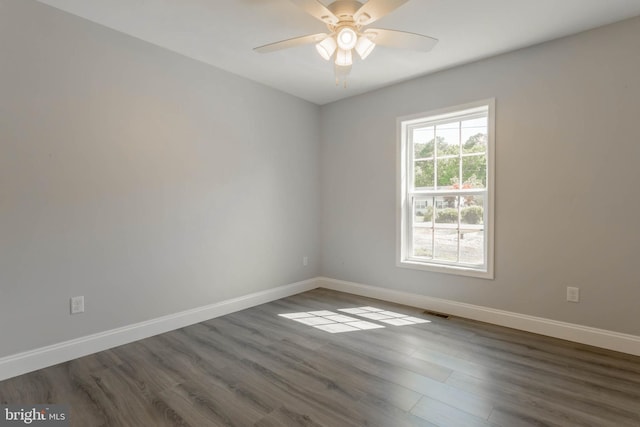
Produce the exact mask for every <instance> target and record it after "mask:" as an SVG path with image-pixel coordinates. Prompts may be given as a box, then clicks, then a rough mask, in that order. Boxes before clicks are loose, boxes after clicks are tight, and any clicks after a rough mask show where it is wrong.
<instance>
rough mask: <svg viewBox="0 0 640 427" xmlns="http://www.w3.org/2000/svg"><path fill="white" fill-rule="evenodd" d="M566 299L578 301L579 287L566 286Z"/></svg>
mask: <svg viewBox="0 0 640 427" xmlns="http://www.w3.org/2000/svg"><path fill="white" fill-rule="evenodd" d="M567 301H569V302H580V288H575V287H572V286H567Z"/></svg>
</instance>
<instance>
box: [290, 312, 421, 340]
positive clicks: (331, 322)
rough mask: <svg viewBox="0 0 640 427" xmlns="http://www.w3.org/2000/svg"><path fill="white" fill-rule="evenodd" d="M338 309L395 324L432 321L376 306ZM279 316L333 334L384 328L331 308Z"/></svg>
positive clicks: (415, 323)
mask: <svg viewBox="0 0 640 427" xmlns="http://www.w3.org/2000/svg"><path fill="white" fill-rule="evenodd" d="M338 311H340V312H342V313H347V314H351V315H354V316H358V317H364V318H365V319H369V320H375V321H378V322H381V323H386V324H388V325H393V326H406V325H417V324H420V323H430V320H426V319H420V318H418V317H413V316H409V315H406V314H402V313H396V312H393V311H387V310H383V309H381V308H376V307H354V308H339V309H338ZM278 316H280V317H284V318H286V319H289V320H293V321H295V322H299V323H303V324H305V325H308V326H312V327H314V328H317V329H321V330H323V331H326V332H330V333H332V334H337V333H341V332H353V331H364V330H369V329H380V328H384V326H383V325H380V324H378V323H373V322H370V321H368V320H362V319H358V318H356V317H351V316H345V315H344V314H340V313H334V312H333V311H329V310H319V311H308V312H299V313H283V314H279V315H278Z"/></svg>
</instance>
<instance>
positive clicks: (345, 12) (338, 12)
mask: <svg viewBox="0 0 640 427" xmlns="http://www.w3.org/2000/svg"><path fill="white" fill-rule="evenodd" d="M361 7H362V3H360V2H359V1H355V0H338V1H335V2H333V3H331V4H330V5H329V6H327V9H329V10H330V11H331V12H332V13H333V14H334V15H335V16H337V17H338V19H339V20H340V22H339V23H338V24H341V23H342V22H343V21H347V22H348V21H351V22H353V14H354V13H356V12H357V11H358V9H360V8H361Z"/></svg>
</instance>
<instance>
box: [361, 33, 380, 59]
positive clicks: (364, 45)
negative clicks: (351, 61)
mask: <svg viewBox="0 0 640 427" xmlns="http://www.w3.org/2000/svg"><path fill="white" fill-rule="evenodd" d="M374 47H376V44H375V43H374V42H372V41H371V40H370V39H369V37H367V36H360V38H359V39H358V43H357V44H356V52H358V55H360V58H362V59H365V58H366V57H367V56H369V54H370V53H371V52H373V48H374Z"/></svg>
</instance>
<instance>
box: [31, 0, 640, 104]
mask: <svg viewBox="0 0 640 427" xmlns="http://www.w3.org/2000/svg"><path fill="white" fill-rule="evenodd" d="M39 1H40V2H41V3H45V4H48V5H51V6H54V7H56V8H59V9H62V10H64V11H67V12H70V13H72V14H75V15H78V16H81V17H83V18H86V19H89V20H91V21H94V22H97V23H99V24H102V25H104V26H107V27H110V28H112V29H115V30H118V31H121V32H123V33H126V34H129V35H131V36H134V37H137V38H140V39H142V40H145V41H148V42H150V43H153V44H156V45H158V46H162V47H165V48H167V49H170V50H172V51H175V52H179V53H181V54H183V55H186V56H188V57H190V58H194V59H197V60H199V61H202V62H205V63H207V64H211V65H214V66H216V67H218V68H222V69H224V70H227V71H230V72H232V73H235V74H238V75H241V76H244V77H247V78H249V79H251V80H254V81H257V82H260V83H263V84H265V85H268V86H271V87H274V88H277V89H280V90H282V91H284V92H288V93H290V94H293V95H295V96H298V97H300V98H303V99H306V100H308V101H311V102H314V103H316V104H320V105H322V104H326V103H328V102H332V101H336V100H338V99H342V98H346V97H349V96H353V95H356V94H359V93H363V92H367V91H370V90H373V89H376V88H380V87H383V86H387V85H390V84H393V83H396V82H399V81H403V80H407V79H410V78H412V77H416V76H420V75H425V74H428V73H432V72H434V71H437V70H442V69H444V68H448V67H452V66H455V65H458V64H463V63H467V62H471V61H474V60H477V59H480V58H486V57H489V56H492V55H496V54H499V53H503V52H507V51H511V50H515V49H518V48H522V47H525V46H530V45H533V44H537V43H540V42H544V41H547V40H552V39H555V38H559V37H562V36H566V35H570V34H575V33H578V32H580V31H584V30H587V29H591V28H595V27H598V26H602V25H605V24H609V23H613V22H616V21H620V20H623V19H626V18H631V17H634V16H638V15H640V0H534V1H532V0H483V1H480V0H411V1H409V2H408V3H407V4H405V5H403V6H401V7H400V8H399V9H397V10H396V11H394V12H393V13H391V14H390V15H387V16H386V17H384V18H382V19H381V20H379V21H377V22H376V23H374V24H373V27H379V28H389V29H396V30H403V31H409V32H414V33H420V34H425V35H428V36H431V37H435V38H437V39H439V40H440V42H439V43H438V45H436V47H435V48H434V49H433V50H432V51H431V52H429V53H418V52H412V51H406V50H394V49H390V48H384V47H380V46H379V47H376V49H375V50H374V51H373V53H372V54H371V55H370V56H369V57H368V58H367V60H366V61H356V62H355V63H354V66H353V70H352V72H351V75H350V77H349V80H348V87H347V89H344V88H343V87H342V86H339V87H338V86H336V85H335V80H334V76H333V66H332V64H331V63H328V62H326V61H324V60H323V59H321V58H320V56H319V55H318V54H317V53H316V50H315V48H314V46H313V45H307V46H300V47H296V48H293V49H289V50H286V51H280V52H275V53H270V54H258V53H255V52H253V50H252V48H254V47H256V46H260V45H264V44H267V43H271V42H275V41H279V40H282V39H287V38H292V37H297V36H302V35H306V34H310V33H318V32H324V31H325V30H326V27H325V26H324V24H323V23H322V22H320V21H318V20H316V19H315V18H313V17H311V16H309V15H307V14H306V13H305V12H303V11H302V10H301V9H299V8H298V7H297V6H295V5H294V4H293V3H291V2H290V1H288V0H39ZM361 2H363V3H364V0H361ZM322 3H324V4H329V3H331V0H322Z"/></svg>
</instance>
